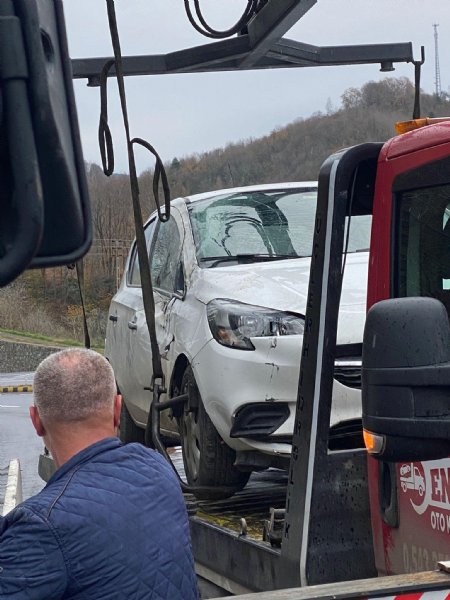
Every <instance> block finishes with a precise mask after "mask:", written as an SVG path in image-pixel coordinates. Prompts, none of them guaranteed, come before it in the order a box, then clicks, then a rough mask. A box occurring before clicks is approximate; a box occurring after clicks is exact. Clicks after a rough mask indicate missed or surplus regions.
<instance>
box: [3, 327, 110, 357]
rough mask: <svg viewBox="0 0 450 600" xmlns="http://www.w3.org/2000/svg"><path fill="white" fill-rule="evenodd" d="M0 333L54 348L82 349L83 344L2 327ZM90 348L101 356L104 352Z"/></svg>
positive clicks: (99, 348) (95, 347)
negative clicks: (43, 343)
mask: <svg viewBox="0 0 450 600" xmlns="http://www.w3.org/2000/svg"><path fill="white" fill-rule="evenodd" d="M1 333H5V334H7V335H10V336H15V337H18V338H19V337H20V338H28V339H31V340H34V341H38V342H45V343H46V344H49V345H54V346H68V347H70V346H76V347H80V348H83V347H84V344H83V343H82V342H80V341H78V340H71V339H60V338H53V337H50V336H47V335H42V334H41V333H32V332H30V331H17V330H15V329H6V328H4V327H0V334H1ZM91 348H92V350H96V351H97V352H101V353H102V354H103V352H104V350H105V348H104V346H96V345H93V346H91Z"/></svg>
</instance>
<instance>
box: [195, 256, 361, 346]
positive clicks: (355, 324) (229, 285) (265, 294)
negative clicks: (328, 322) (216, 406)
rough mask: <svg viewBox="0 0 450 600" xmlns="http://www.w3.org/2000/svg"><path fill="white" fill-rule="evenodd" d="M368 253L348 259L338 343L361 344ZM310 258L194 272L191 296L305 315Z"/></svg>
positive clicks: (206, 300)
mask: <svg viewBox="0 0 450 600" xmlns="http://www.w3.org/2000/svg"><path fill="white" fill-rule="evenodd" d="M368 258H369V254H368V252H360V253H351V254H348V255H347V261H346V266H345V274H344V282H343V287H342V297H341V305H340V312H339V324H338V343H340V344H349V343H355V342H362V335H363V329H364V321H365V316H366V296H367V269H368ZM310 264H311V259H310V258H297V259H289V260H280V261H272V262H263V263H253V264H250V265H249V264H245V265H233V266H224V267H216V268H213V269H200V268H199V269H196V272H195V275H194V280H193V282H192V283H193V288H192V292H193V293H194V294H195V296H196V297H197V299H198V300H200V302H203V303H204V304H207V303H208V302H210V301H211V300H214V299H215V298H227V299H230V300H236V301H238V302H243V303H245V304H254V305H256V306H264V307H267V308H273V309H276V310H282V311H289V312H295V313H300V314H302V315H304V314H305V312H306V298H307V293H308V282H309V269H310Z"/></svg>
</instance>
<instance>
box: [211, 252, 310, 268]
mask: <svg viewBox="0 0 450 600" xmlns="http://www.w3.org/2000/svg"><path fill="white" fill-rule="evenodd" d="M287 258H304V257H303V256H298V255H297V254H234V255H227V256H205V257H202V258H199V262H201V263H204V262H210V261H212V264H211V265H209V267H208V268H209V269H211V268H213V267H216V266H217V265H218V264H220V263H222V262H237V263H238V264H244V265H245V264H251V263H254V262H266V261H271V260H285V259H287Z"/></svg>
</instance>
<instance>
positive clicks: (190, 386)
mask: <svg viewBox="0 0 450 600" xmlns="http://www.w3.org/2000/svg"><path fill="white" fill-rule="evenodd" d="M181 389H182V392H183V393H187V394H189V405H190V407H191V410H187V409H185V410H184V411H183V414H182V416H180V417H179V419H178V422H179V429H180V436H181V445H182V449H183V463H184V469H185V473H186V479H187V481H188V483H189V484H190V485H194V486H195V485H197V486H208V487H230V488H231V489H230V491H229V493H226V492H224V494H223V496H226V495H228V496H231V495H232V494H233V493H234V492H236V491H238V490H240V489H242V488H243V487H244V486H245V484H246V483H247V481H248V479H249V477H250V473H244V472H242V471H239V470H238V469H236V467H235V466H234V461H235V459H236V454H235V452H234V450H232V449H231V448H230V447H229V446H227V444H226V443H225V442H224V441H223V440H222V438H221V437H220V435H219V434H218V433H217V431H216V428H215V427H214V425H213V423H212V421H211V419H210V418H209V416H208V414H207V412H206V410H205V407H204V406H203V402H202V399H201V396H200V392H199V389H198V387H197V384H196V382H195V378H194V373H193V371H192V369H191V367H188V368H187V369H186V371H185V372H184V375H183V380H182V384H181Z"/></svg>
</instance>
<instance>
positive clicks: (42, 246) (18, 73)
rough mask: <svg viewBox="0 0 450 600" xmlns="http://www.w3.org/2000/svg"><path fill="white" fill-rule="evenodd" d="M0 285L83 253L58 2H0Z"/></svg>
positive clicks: (76, 148)
mask: <svg viewBox="0 0 450 600" xmlns="http://www.w3.org/2000/svg"><path fill="white" fill-rule="evenodd" d="M0 81H1V92H0V95H1V119H0V286H2V285H6V284H7V283H9V282H11V281H12V280H13V279H14V278H15V277H17V276H18V275H19V274H20V273H21V272H22V271H23V270H24V269H27V268H43V267H50V266H55V265H61V264H70V263H73V262H75V261H77V260H78V259H80V258H81V257H82V256H83V255H84V254H85V253H86V252H87V251H88V249H89V246H90V243H91V238H92V227H91V217H90V206H89V197H88V191H87V184H86V175H85V167H84V162H83V156H82V152H81V142H80V138H79V131H78V122H77V116H76V110H75V98H74V93H73V85H72V70H71V63H70V58H69V53H68V49H67V40H66V32H65V26H64V15H63V6H62V1H61V0H53V1H52V2H48V1H46V0H14V2H11V1H9V2H7V1H2V2H0Z"/></svg>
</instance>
